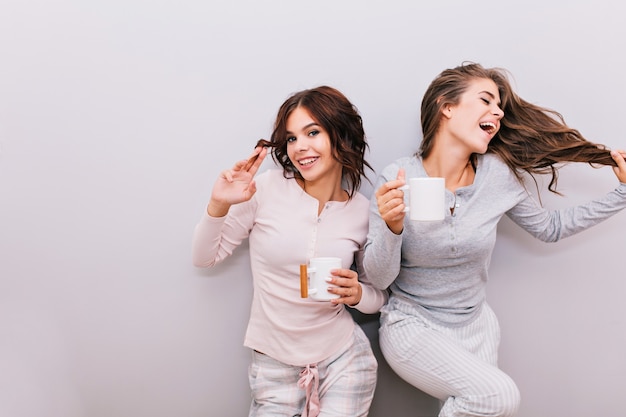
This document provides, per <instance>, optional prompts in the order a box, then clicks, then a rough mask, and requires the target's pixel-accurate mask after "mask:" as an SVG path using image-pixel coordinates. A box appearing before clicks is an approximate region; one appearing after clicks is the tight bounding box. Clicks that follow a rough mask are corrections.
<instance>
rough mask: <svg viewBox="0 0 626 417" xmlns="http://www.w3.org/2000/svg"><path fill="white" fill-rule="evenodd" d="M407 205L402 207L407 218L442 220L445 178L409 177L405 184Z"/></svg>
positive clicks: (444, 202) (443, 214) (444, 213)
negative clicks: (407, 193) (407, 194)
mask: <svg viewBox="0 0 626 417" xmlns="http://www.w3.org/2000/svg"><path fill="white" fill-rule="evenodd" d="M400 189H401V190H408V192H409V205H408V207H406V208H405V209H404V211H405V212H408V213H409V218H410V219H411V220H416V221H434V220H443V219H444V217H445V215H446V211H445V205H446V180H445V178H441V177H416V178H410V179H409V181H408V184H407V185H403V186H402V187H400Z"/></svg>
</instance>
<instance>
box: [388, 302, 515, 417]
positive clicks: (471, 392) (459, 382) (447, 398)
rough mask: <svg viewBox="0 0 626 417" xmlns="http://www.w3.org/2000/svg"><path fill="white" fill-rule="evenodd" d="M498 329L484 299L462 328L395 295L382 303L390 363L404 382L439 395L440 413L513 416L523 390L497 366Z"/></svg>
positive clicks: (443, 415) (445, 415) (461, 416)
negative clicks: (447, 324)
mask: <svg viewBox="0 0 626 417" xmlns="http://www.w3.org/2000/svg"><path fill="white" fill-rule="evenodd" d="M499 343H500V327H499V324H498V320H497V318H496V316H495V314H494V312H493V310H491V308H490V307H489V306H488V305H487V304H486V303H485V304H484V305H483V306H482V311H481V313H480V316H479V317H478V318H477V319H476V320H475V321H473V322H471V323H470V324H468V325H466V326H463V327H452V328H451V327H445V326H440V325H438V324H435V323H433V322H431V321H429V320H428V319H426V318H425V317H424V316H423V315H422V314H421V313H420V312H419V311H418V310H417V309H416V308H414V307H412V306H411V305H410V304H408V303H407V302H405V301H402V300H399V299H397V298H395V297H392V299H391V300H390V301H389V304H387V305H386V306H384V307H383V310H382V315H381V328H380V347H381V350H382V352H383V355H384V357H385V359H386V361H387V362H388V363H389V366H390V367H391V368H392V369H393V370H394V371H395V372H396V373H397V374H398V375H399V376H400V377H401V378H403V379H404V380H405V381H407V382H408V383H410V384H411V385H413V386H415V387H417V388H418V389H420V390H421V391H424V392H425V393H427V394H430V395H432V396H433V397H436V398H439V400H440V401H441V402H442V403H443V407H442V408H441V411H440V413H439V417H470V416H471V417H478V416H490V417H510V416H514V415H515V413H516V412H517V409H518V407H519V402H520V394H519V391H518V389H517V386H516V385H515V383H514V382H513V380H512V379H511V378H510V377H509V376H508V375H506V374H505V373H504V372H502V371H501V370H500V369H499V368H498V366H497V360H498V345H499Z"/></svg>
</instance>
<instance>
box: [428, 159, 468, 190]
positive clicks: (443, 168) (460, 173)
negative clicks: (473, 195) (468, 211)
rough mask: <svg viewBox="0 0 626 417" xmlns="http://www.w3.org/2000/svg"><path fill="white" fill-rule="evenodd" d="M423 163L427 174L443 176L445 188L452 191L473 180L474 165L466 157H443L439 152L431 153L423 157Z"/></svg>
mask: <svg viewBox="0 0 626 417" xmlns="http://www.w3.org/2000/svg"><path fill="white" fill-rule="evenodd" d="M423 165H424V169H425V170H426V173H427V174H428V176H430V177H443V178H445V179H446V188H447V189H448V190H450V191H452V192H454V191H456V189H457V188H460V187H466V186H468V185H471V184H473V182H474V174H475V172H474V167H473V165H472V163H471V160H470V159H469V158H468V157H460V158H454V157H451V156H450V155H446V156H445V157H443V156H442V155H441V154H437V153H431V154H430V155H428V157H427V158H424V160H423Z"/></svg>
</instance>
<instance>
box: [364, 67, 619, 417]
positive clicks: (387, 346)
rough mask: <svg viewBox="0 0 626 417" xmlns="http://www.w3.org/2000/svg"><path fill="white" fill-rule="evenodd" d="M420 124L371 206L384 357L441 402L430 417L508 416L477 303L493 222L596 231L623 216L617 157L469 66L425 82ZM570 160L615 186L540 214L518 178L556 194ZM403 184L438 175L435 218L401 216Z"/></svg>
mask: <svg viewBox="0 0 626 417" xmlns="http://www.w3.org/2000/svg"><path fill="white" fill-rule="evenodd" d="M421 122H422V131H423V140H422V143H421V147H420V150H419V152H418V153H417V154H416V155H413V156H411V157H405V158H401V159H398V160H397V161H395V162H394V163H392V164H390V165H389V166H387V167H386V168H385V169H384V170H383V171H382V172H381V174H380V176H379V179H378V182H377V184H376V186H375V188H376V192H375V194H374V195H373V197H372V199H371V207H370V230H369V235H368V242H367V244H366V246H365V257H364V267H365V271H366V273H367V275H368V277H369V278H370V280H371V282H372V283H373V284H374V285H375V286H376V287H378V288H380V289H386V288H388V287H389V289H390V291H391V295H390V298H389V302H388V304H387V305H386V306H384V307H383V308H382V310H381V312H382V313H381V327H380V345H381V349H382V352H383V354H384V356H385V358H386V360H387V362H388V363H389V364H390V366H391V367H392V368H393V369H394V370H395V372H396V373H397V374H398V375H399V376H400V377H402V378H403V379H405V380H406V381H408V382H409V383H410V384H412V385H414V386H415V387H417V388H419V389H420V390H422V391H424V392H426V393H428V394H430V395H432V396H434V397H436V398H439V399H440V400H441V402H442V408H441V411H440V414H439V416H441V417H452V416H454V417H459V416H467V417H469V416H474V417H475V416H490V417H495V416H513V415H514V414H515V413H516V411H517V409H518V406H519V401H520V396H519V391H518V389H517V386H516V385H515V383H514V382H513V381H512V380H511V378H510V377H509V376H508V375H506V374H505V373H504V372H502V370H500V369H499V368H498V366H497V354H498V352H497V351H498V344H499V338H500V328H499V325H498V321H497V319H496V317H495V315H494V313H493V311H492V310H491V309H490V308H489V305H488V304H487V302H486V295H485V286H486V283H487V273H488V267H489V263H490V259H491V255H492V252H493V249H494V245H495V241H496V227H497V224H498V222H499V221H500V219H501V218H502V216H504V215H506V216H508V217H509V218H510V219H511V220H513V222H515V223H516V224H517V225H519V226H520V227H522V228H523V229H524V230H526V231H527V232H528V233H530V234H531V235H533V236H534V237H536V238H538V239H540V240H542V241H545V242H555V241H557V240H559V239H563V238H565V237H568V236H571V235H573V234H575V233H578V232H581V231H583V230H585V229H587V228H589V227H592V226H593V225H596V224H598V223H599V222H601V221H603V220H605V219H607V218H608V217H610V216H612V215H614V214H615V213H617V212H619V211H620V210H622V209H623V208H625V207H626V161H625V160H624V156H625V155H626V153H625V152H624V151H610V150H608V149H606V148H605V147H604V146H602V145H599V144H595V143H592V142H590V141H588V140H586V139H585V138H584V137H583V136H582V135H581V134H580V133H579V132H578V131H576V130H575V129H572V128H570V127H569V126H567V124H566V123H565V122H564V120H563V118H562V117H561V115H560V114H559V113H557V112H555V111H552V110H549V109H546V108H543V107H540V106H536V105H534V104H531V103H529V102H527V101H525V100H523V99H522V98H521V97H519V96H518V95H517V94H516V93H515V92H514V91H513V89H512V88H511V85H510V83H509V81H508V79H507V72H506V71H504V70H502V69H497V68H493V69H487V68H484V67H482V66H481V65H479V64H473V63H470V64H464V65H461V66H459V67H456V68H452V69H448V70H445V71H443V72H442V73H441V74H440V75H439V76H438V77H436V78H435V79H434V80H433V81H432V83H431V84H430V86H429V87H428V89H427V91H426V93H425V95H424V97H423V100H422V108H421ZM568 162H585V163H589V164H592V165H608V166H612V167H613V169H614V172H615V175H616V176H617V179H618V181H619V184H618V186H617V187H616V188H615V189H614V190H613V191H611V192H609V193H608V194H607V195H605V196H603V197H601V198H599V199H597V200H595V201H591V202H589V203H587V204H584V205H580V206H576V207H572V208H569V209H564V210H552V211H551V210H547V209H545V208H544V207H542V206H541V204H540V203H539V202H537V201H536V200H535V199H534V198H533V197H532V195H531V194H530V193H529V190H528V187H527V186H526V184H525V183H524V182H525V179H526V177H527V175H526V174H529V176H530V177H531V178H532V177H534V176H535V175H544V174H547V175H550V176H551V180H550V184H549V187H548V188H549V190H550V191H552V192H556V193H558V191H557V187H556V186H557V178H558V176H557V175H558V168H559V166H560V165H561V164H564V163H568ZM412 177H444V178H445V184H446V185H445V186H446V191H445V194H446V201H447V207H449V208H450V209H449V210H447V209H446V210H447V212H446V215H445V218H444V219H443V220H441V221H435V222H416V221H410V220H408V219H405V213H404V211H405V203H404V193H403V191H402V190H401V189H399V187H401V186H403V185H404V184H405V179H406V178H412Z"/></svg>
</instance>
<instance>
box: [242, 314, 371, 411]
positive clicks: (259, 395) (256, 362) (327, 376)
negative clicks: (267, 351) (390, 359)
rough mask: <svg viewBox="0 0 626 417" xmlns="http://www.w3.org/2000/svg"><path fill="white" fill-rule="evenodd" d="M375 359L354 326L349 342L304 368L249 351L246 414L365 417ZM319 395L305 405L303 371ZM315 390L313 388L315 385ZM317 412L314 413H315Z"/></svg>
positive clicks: (365, 337) (360, 333) (357, 327)
mask: <svg viewBox="0 0 626 417" xmlns="http://www.w3.org/2000/svg"><path fill="white" fill-rule="evenodd" d="M377 369H378V363H377V361H376V358H375V357H374V354H373V352H372V348H371V345H370V341H369V339H368V338H367V336H366V335H365V333H364V332H363V330H362V329H361V328H360V327H359V326H358V325H355V326H354V337H353V339H352V342H351V343H350V344H349V345H347V346H346V347H345V348H344V349H342V351H341V352H339V353H337V354H336V355H333V356H331V357H330V358H328V359H326V360H323V361H321V362H319V363H317V364H311V365H309V366H307V367H300V366H291V365H287V364H284V363H282V362H279V361H277V360H275V359H272V358H271V357H269V356H267V355H264V354H262V353H259V352H256V351H252V362H251V363H250V367H249V375H248V376H249V380H250V388H251V390H252V404H251V406H250V414H249V417H262V416H263V417H265V416H267V417H277V416H281V417H283V416H284V417H292V416H313V415H318V416H319V417H366V416H367V415H368V412H369V408H370V405H371V402H372V399H373V397H374V389H375V388H376V375H377ZM312 372H314V373H315V377H316V378H315V381H308V382H310V384H311V388H313V389H314V390H315V392H313V393H312V394H313V395H316V396H318V397H319V407H315V409H316V410H319V411H316V410H313V409H312V408H313V407H312V408H311V411H309V410H308V409H307V393H306V388H305V387H301V386H299V385H300V383H301V382H302V380H303V379H304V378H303V376H302V375H303V374H306V376H309V377H310V376H311V373H312ZM315 388H317V389H315ZM318 413H319V414H318Z"/></svg>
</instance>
